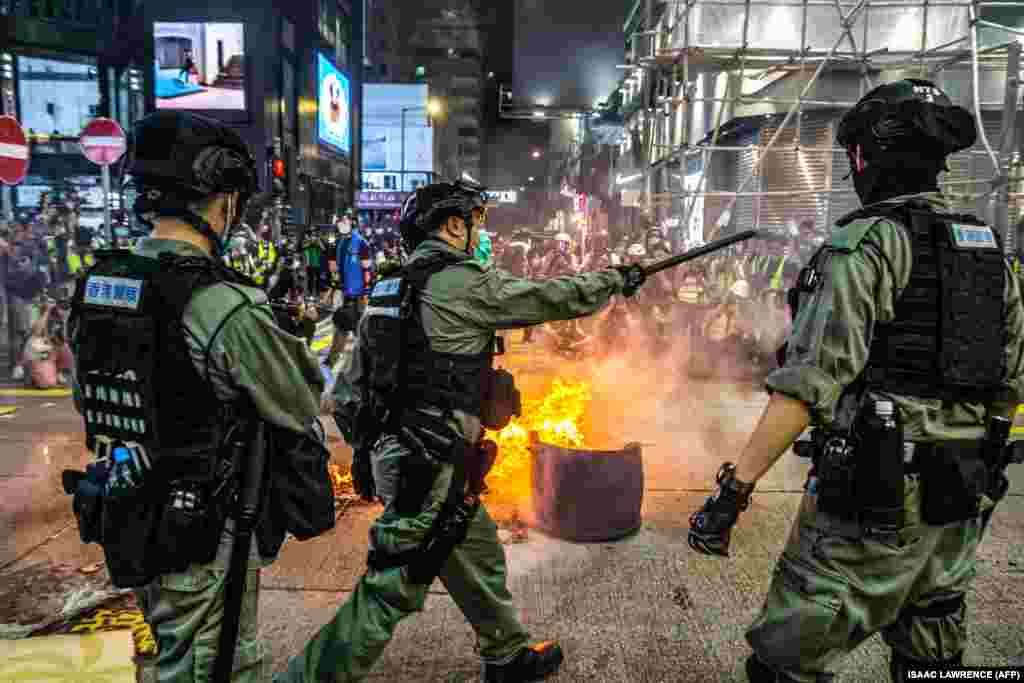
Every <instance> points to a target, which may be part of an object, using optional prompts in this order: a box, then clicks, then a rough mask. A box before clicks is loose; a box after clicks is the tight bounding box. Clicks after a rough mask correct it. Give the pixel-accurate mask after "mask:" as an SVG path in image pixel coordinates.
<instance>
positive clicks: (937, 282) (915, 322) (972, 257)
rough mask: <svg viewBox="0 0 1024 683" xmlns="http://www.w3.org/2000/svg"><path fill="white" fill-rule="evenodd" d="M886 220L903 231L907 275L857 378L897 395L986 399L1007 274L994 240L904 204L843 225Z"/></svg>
mask: <svg viewBox="0 0 1024 683" xmlns="http://www.w3.org/2000/svg"><path fill="white" fill-rule="evenodd" d="M869 216H880V217H885V218H890V219H892V220H894V221H895V222H896V224H897V225H900V226H901V228H902V229H904V230H906V231H907V233H908V235H909V237H910V240H911V245H912V248H913V256H914V259H913V262H914V263H913V269H912V270H911V273H910V280H909V282H908V283H907V287H906V289H904V290H903V293H902V295H901V296H900V298H899V299H898V300H897V301H896V306H895V312H896V317H895V319H894V320H893V321H892V322H889V323H884V324H883V323H879V324H877V325H876V326H875V333H874V335H873V338H872V341H871V349H870V352H869V354H868V362H867V367H866V368H865V371H864V378H865V380H866V381H867V382H868V384H869V386H872V387H874V388H878V389H882V390H885V391H890V392H893V393H896V394H903V395H909V396H916V397H919V398H925V399H936V398H938V399H943V400H950V401H986V400H989V399H990V398H991V397H992V396H993V395H994V394H995V393H996V392H997V391H998V390H999V386H1000V384H1001V382H1002V379H1003V377H1004V376H1005V369H1006V368H1005V361H1004V354H1003V334H1004V330H1005V329H1006V324H1005V323H1006V320H1005V314H1004V298H1005V297H1004V292H1005V289H1004V287H1005V284H1006V271H1005V266H1004V264H1003V254H1002V244H1001V240H1000V237H999V235H998V234H997V233H996V232H995V231H994V230H992V228H990V227H989V226H987V225H985V224H984V223H982V222H981V221H980V220H979V219H977V218H975V217H973V216H969V215H954V214H944V213H936V212H934V211H929V210H923V209H918V208H912V207H910V206H907V205H904V206H901V207H897V208H896V209H893V210H891V211H888V212H885V213H879V212H878V211H877V210H876V211H875V212H873V213H870V214H864V213H861V212H858V213H855V214H852V215H851V216H848V217H846V218H844V219H842V220H841V221H840V222H839V223H838V225H839V226H843V225H846V224H847V223H849V222H851V221H852V220H854V219H856V218H866V217H869Z"/></svg>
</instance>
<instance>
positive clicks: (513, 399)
mask: <svg viewBox="0 0 1024 683" xmlns="http://www.w3.org/2000/svg"><path fill="white" fill-rule="evenodd" d="M499 338H500V337H499ZM483 385H484V386H483V392H482V393H483V400H482V402H481V405H480V424H482V425H483V426H484V427H486V428H487V429H490V430H494V431H499V430H502V429H504V428H505V427H507V426H508V423H509V422H511V421H512V418H513V417H515V416H518V415H522V414H523V402H522V396H521V395H520V393H519V389H517V388H516V378H515V377H514V376H513V375H512V373H511V372H509V371H508V370H505V369H504V368H498V369H497V370H495V369H493V368H491V369H488V370H487V371H486V373H485V375H484V381H483Z"/></svg>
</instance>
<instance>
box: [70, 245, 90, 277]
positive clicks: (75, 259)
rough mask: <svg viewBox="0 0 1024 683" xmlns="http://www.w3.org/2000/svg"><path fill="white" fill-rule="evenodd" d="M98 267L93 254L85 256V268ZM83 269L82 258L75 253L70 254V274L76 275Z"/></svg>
mask: <svg viewBox="0 0 1024 683" xmlns="http://www.w3.org/2000/svg"><path fill="white" fill-rule="evenodd" d="M94 265H96V259H95V258H93V256H92V254H86V255H85V267H86V268H90V267H92V266H94ZM81 269H82V257H81V256H79V255H78V254H76V253H75V252H73V251H69V252H68V272H69V273H71V274H72V275H75V274H76V273H78V271H80V270H81Z"/></svg>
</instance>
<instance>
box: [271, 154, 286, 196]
mask: <svg viewBox="0 0 1024 683" xmlns="http://www.w3.org/2000/svg"><path fill="white" fill-rule="evenodd" d="M267 160H268V162H267V166H268V169H267V170H268V175H269V176H270V189H271V193H272V194H273V195H274V196H275V197H287V196H288V186H289V183H288V162H286V161H285V160H284V159H283V158H282V157H281V156H279V155H278V154H276V153H275V151H274V150H273V148H271V149H269V150H268V154H267Z"/></svg>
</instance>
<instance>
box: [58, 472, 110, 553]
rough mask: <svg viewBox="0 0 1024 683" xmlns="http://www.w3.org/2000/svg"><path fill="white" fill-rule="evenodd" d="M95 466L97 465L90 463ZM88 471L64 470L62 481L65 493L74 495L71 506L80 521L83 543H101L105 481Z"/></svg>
mask: <svg viewBox="0 0 1024 683" xmlns="http://www.w3.org/2000/svg"><path fill="white" fill-rule="evenodd" d="M89 468H95V465H89ZM94 479H95V478H94V477H91V476H90V474H89V473H88V469H87V471H86V472H76V471H74V470H64V471H63V472H62V473H61V482H62V484H63V485H64V493H67V494H68V495H70V496H73V497H72V502H71V506H72V509H73V510H74V512H75V519H76V520H77V521H78V535H79V536H80V537H81V539H82V543H99V542H100V541H101V540H102V533H103V483H102V481H95V480H94Z"/></svg>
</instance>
